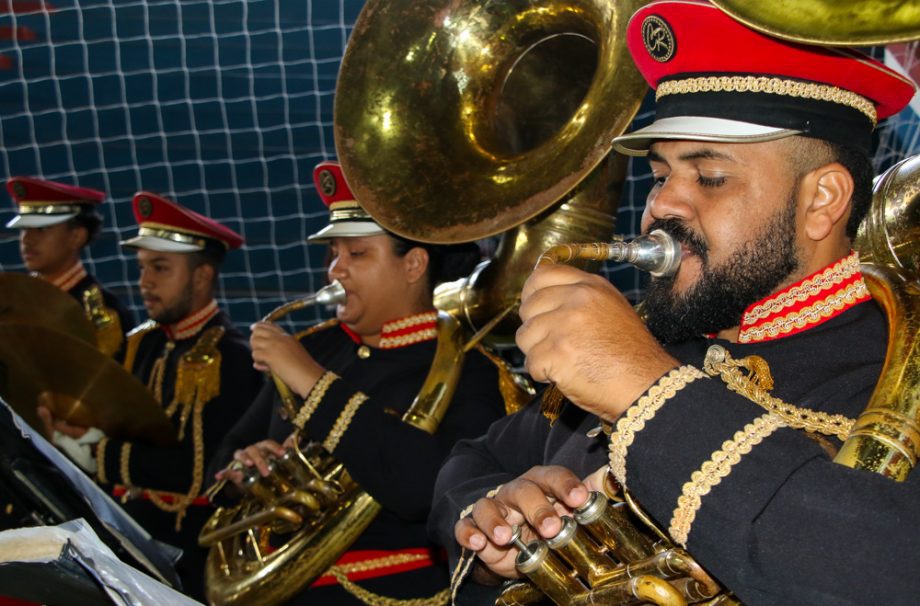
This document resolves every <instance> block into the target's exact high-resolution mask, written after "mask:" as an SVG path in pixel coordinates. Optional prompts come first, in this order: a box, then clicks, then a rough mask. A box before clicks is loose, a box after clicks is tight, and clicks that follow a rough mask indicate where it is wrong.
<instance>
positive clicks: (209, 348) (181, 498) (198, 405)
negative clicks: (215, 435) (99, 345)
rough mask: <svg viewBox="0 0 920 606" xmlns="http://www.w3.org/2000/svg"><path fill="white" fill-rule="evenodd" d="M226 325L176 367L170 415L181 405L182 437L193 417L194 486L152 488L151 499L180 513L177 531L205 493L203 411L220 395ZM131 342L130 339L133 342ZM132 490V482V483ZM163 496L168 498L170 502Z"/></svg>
mask: <svg viewBox="0 0 920 606" xmlns="http://www.w3.org/2000/svg"><path fill="white" fill-rule="evenodd" d="M224 332H225V329H224V327H222V326H212V327H211V328H209V329H207V330H206V331H204V332H203V333H202V335H201V337H199V339H198V341H197V342H196V343H195V345H194V346H193V347H192V349H190V350H189V351H188V352H186V353H185V354H183V355H182V358H181V359H180V360H179V365H178V368H177V369H176V384H175V391H174V393H173V400H172V402H170V404H169V407H168V408H167V409H166V414H167V416H169V417H172V416H173V415H175V413H176V412H177V411H178V410H179V409H180V408H181V413H180V415H181V417H180V422H179V434H178V437H179V439H180V440H182V439H183V438H184V437H185V430H186V426H187V424H188V419H189V417H191V418H192V440H193V443H194V452H195V454H194V462H193V468H192V485H191V487H190V488H189V491H188V493H187V494H180V493H173V492H165V491H163V492H154V491H152V490H148V491H147V492H148V494H149V496H150V501H151V503H153V504H154V505H156V506H157V507H158V508H159V509H161V510H162V511H168V512H175V513H176V530H177V531H178V530H179V529H180V528H181V526H182V518H183V517H185V511H186V510H187V509H188V507H189V505H190V504H191V503H192V501H194V499H195V498H196V497H197V496H198V495H199V493H200V492H201V486H202V483H203V479H204V427H203V423H202V412H203V411H204V407H205V404H207V403H208V402H210V401H211V400H212V399H214V398H216V397H217V396H218V395H220V365H221V354H220V350H219V349H218V348H217V344H218V343H219V342H220V340H221V338H222V337H223V336H224ZM129 342H130V341H129ZM122 454H123V460H122V468H123V472H122V479H123V480H124V481H125V483H126V484H128V483H129V478H128V477H127V476H126V475H125V473H124V472H125V471H127V468H128V465H127V463H128V461H127V460H126V457H127V456H129V455H130V451H128V452H127V453H125V452H123V453H122ZM129 489H130V485H129ZM161 497H168V499H167V500H171V501H172V502H167V501H166V500H164V499H163V498H161Z"/></svg>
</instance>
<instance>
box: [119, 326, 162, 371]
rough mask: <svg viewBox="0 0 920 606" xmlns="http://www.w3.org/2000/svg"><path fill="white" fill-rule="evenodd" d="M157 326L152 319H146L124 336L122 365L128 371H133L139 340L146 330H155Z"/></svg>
mask: <svg viewBox="0 0 920 606" xmlns="http://www.w3.org/2000/svg"><path fill="white" fill-rule="evenodd" d="M158 326H159V324H157V323H156V322H154V321H153V320H147V321H146V322H142V323H141V324H138V325H137V326H135V327H134V328H133V329H131V331H130V332H128V334H127V335H126V336H125V341H126V342H127V345H126V346H125V361H124V363H123V364H122V366H124V367H125V370H127V371H128V372H130V373H133V372H134V360H135V359H136V358H137V350H138V348H139V347H140V345H141V341H142V340H143V338H144V335H146V334H147V333H148V332H150V331H152V330H156V328H157V327H158Z"/></svg>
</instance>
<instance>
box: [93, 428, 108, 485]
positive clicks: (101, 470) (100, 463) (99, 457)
mask: <svg viewBox="0 0 920 606" xmlns="http://www.w3.org/2000/svg"><path fill="white" fill-rule="evenodd" d="M108 445H109V439H108V438H107V437H103V438H101V439H100V440H99V441H98V442H96V480H98V482H99V483H100V484H108V483H109V478H108V477H107V476H106V474H105V447H106V446H108Z"/></svg>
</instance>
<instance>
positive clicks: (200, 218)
mask: <svg viewBox="0 0 920 606" xmlns="http://www.w3.org/2000/svg"><path fill="white" fill-rule="evenodd" d="M133 204H134V218H135V219H136V220H137V224H138V226H139V228H140V229H139V231H138V235H137V236H135V237H134V238H131V239H129V240H125V241H124V242H122V244H123V245H125V246H131V247H134V248H147V249H150V250H158V251H163V252H192V251H195V250H202V249H203V248H204V247H205V241H204V239H205V238H206V239H210V240H216V241H218V242H220V243H222V244H223V245H224V246H225V247H226V248H228V249H230V250H233V249H235V248H239V247H240V246H241V245H242V244H243V237H242V236H240V235H239V234H238V233H236V232H235V231H233V230H232V229H229V228H227V227H224V226H223V225H221V224H220V223H218V222H217V221H214V220H213V219H209V218H208V217H205V216H204V215H200V214H198V213H196V212H195V211H192V210H189V209H187V208H185V207H183V206H179V205H178V204H176V203H175V202H173V201H172V200H168V199H166V198H164V197H162V196H159V195H157V194H153V193H150V192H146V191H142V192H138V193H136V194H135V195H134V200H133Z"/></svg>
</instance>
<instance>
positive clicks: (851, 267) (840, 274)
mask: <svg viewBox="0 0 920 606" xmlns="http://www.w3.org/2000/svg"><path fill="white" fill-rule="evenodd" d="M858 272H859V256H858V255H857V254H856V253H855V252H854V253H850V254H849V255H848V256H846V257H844V258H843V259H841V260H840V261H838V262H837V263H834V264H833V265H831V266H829V267H827V268H825V269H824V271H822V272H820V273H818V274H815V275H814V276H812V277H810V278H808V279H806V280H805V281H804V282H802V283H801V284H797V285H795V286H793V287H792V288H790V289H789V290H784V291H783V292H781V293H778V294H776V295H774V296H772V297H770V298H768V299H767V300H765V301H763V302H762V303H758V304H756V305H754V306H753V307H751V308H750V309H749V310H748V311H746V312H745V313H744V316H743V317H742V318H741V325H742V326H745V325H747V324H754V323H755V322H756V321H757V320H763V319H764V318H768V317H770V316H772V315H776V314H778V313H780V312H782V310H783V309H785V308H787V307H791V306H792V305H795V304H796V303H802V302H803V301H807V300H808V299H810V298H811V297H814V296H815V295H818V294H820V293H821V292H823V291H825V290H828V289H830V288H831V287H833V286H836V285H837V284H840V283H842V282H844V281H846V280H848V279H849V278H851V277H853V275H855V274H856V273H858Z"/></svg>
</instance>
